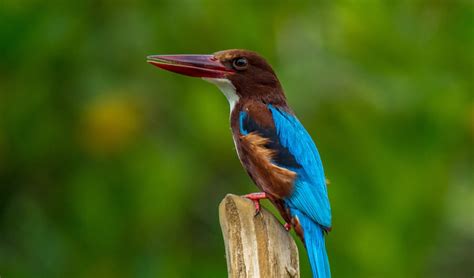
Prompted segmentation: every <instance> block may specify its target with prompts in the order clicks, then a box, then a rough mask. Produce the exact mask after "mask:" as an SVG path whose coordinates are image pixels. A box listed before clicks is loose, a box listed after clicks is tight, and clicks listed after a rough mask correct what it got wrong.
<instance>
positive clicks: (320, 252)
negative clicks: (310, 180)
mask: <svg viewBox="0 0 474 278" xmlns="http://www.w3.org/2000/svg"><path fill="white" fill-rule="evenodd" d="M291 213H292V214H293V215H295V216H297V217H298V220H299V222H300V224H301V226H302V228H303V234H304V241H305V246H306V251H307V253H308V257H309V262H310V264H311V270H312V272H313V277H314V278H330V277H331V271H330V269H329V261H328V256H327V253H326V244H325V242H324V231H323V229H322V227H321V226H320V225H319V224H317V223H316V222H314V221H313V220H311V218H309V217H308V216H306V215H305V214H304V213H302V212H301V211H299V210H297V209H292V210H291Z"/></svg>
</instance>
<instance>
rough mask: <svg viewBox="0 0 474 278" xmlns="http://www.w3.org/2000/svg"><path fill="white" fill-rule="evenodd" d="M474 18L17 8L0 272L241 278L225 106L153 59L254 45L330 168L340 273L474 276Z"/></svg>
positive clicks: (297, 5)
mask: <svg viewBox="0 0 474 278" xmlns="http://www.w3.org/2000/svg"><path fill="white" fill-rule="evenodd" d="M472 3H473V2H472V1H467V0H466V1H397V2H395V1H393V2H392V1H294V2H290V1H229V2H227V1H211V0H201V1H198V0H196V1H191V0H188V1H167V2H160V1H125V0H124V1H122V0H119V1H111V0H108V1H105V0H104V1H39V0H37V1H34V0H32V1H26V0H23V1H21V0H3V1H1V2H0V275H1V276H2V277H5V278H6V277H225V276H226V265H225V257H224V247H223V243H222V239H221V232H220V228H219V224H218V218H217V205H218V203H219V202H220V200H221V199H222V198H223V196H224V195H225V194H226V193H228V192H232V193H236V194H244V193H247V192H252V191H255V190H256V189H255V187H254V185H253V184H252V183H251V181H250V179H249V178H248V177H247V176H246V174H245V173H244V171H243V170H242V169H241V166H240V164H239V162H238V159H237V156H236V155H235V153H234V147H233V143H232V140H231V136H230V131H229V127H228V117H229V115H228V113H229V111H228V109H229V108H228V104H227V102H226V100H225V98H224V97H223V96H222V95H221V93H220V92H219V91H218V90H217V88H215V87H213V86H212V85H211V84H208V83H205V82H203V81H200V80H198V79H191V78H185V77H183V76H178V75H174V74H171V73H167V72H164V71H159V70H158V69H156V68H154V67H152V66H150V65H148V64H147V63H146V62H145V56H147V55H149V54H168V53H205V54H207V53H212V52H214V51H217V50H222V49H228V48H246V49H252V50H255V51H258V52H260V53H261V54H263V55H264V56H265V57H267V58H268V60H269V61H270V62H271V64H272V65H273V66H274V68H275V70H276V72H277V73H278V75H279V77H280V80H281V82H282V84H283V86H284V88H285V90H286V92H287V96H288V99H289V102H290V104H291V105H292V107H293V108H294V110H295V111H296V112H297V114H298V116H299V118H300V119H301V121H302V122H303V123H304V124H305V126H306V127H307V129H308V130H309V132H310V133H311V134H312V136H313V138H314V139H315V140H316V143H317V145H318V148H319V150H320V153H321V155H322V158H323V162H324V165H325V169H326V174H327V176H328V178H329V179H330V180H331V184H330V185H329V194H330V199H331V203H332V208H333V219H334V229H333V231H332V232H331V233H330V234H329V236H328V237H327V247H328V253H329V257H330V261H331V266H332V273H333V276H334V277H470V276H472V275H473V274H474V267H473V266H474V261H473V260H474V259H473V258H474V254H473V250H474V217H473V214H474V189H473V180H472V158H473V156H472V142H473V139H474V104H473V99H472V92H473V83H472V72H473V56H474V55H473V38H474V28H473V27H474V26H473V18H474V13H473V4H472ZM265 205H266V206H267V207H268V203H266V204H265ZM300 250H301V261H302V262H301V264H302V277H310V274H309V266H308V263H307V259H306V255H305V253H304V249H303V248H302V246H301V245H300Z"/></svg>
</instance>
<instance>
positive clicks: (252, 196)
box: [242, 192, 268, 215]
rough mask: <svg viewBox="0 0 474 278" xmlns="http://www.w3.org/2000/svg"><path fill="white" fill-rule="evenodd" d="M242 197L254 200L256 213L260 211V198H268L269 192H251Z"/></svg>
mask: <svg viewBox="0 0 474 278" xmlns="http://www.w3.org/2000/svg"><path fill="white" fill-rule="evenodd" d="M242 197H244V198H247V199H250V200H252V201H253V204H254V205H255V215H257V214H259V213H260V200H261V199H267V198H268V196H267V193H265V192H257V193H250V194H246V195H244V196H242Z"/></svg>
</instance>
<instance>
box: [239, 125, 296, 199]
mask: <svg viewBox="0 0 474 278" xmlns="http://www.w3.org/2000/svg"><path fill="white" fill-rule="evenodd" d="M240 143H241V147H242V152H243V155H245V156H246V157H247V158H248V159H246V161H247V163H248V164H249V165H247V167H248V170H249V171H250V172H252V176H253V177H254V179H255V182H256V183H257V184H258V185H259V186H261V187H262V189H263V190H264V191H265V192H267V193H269V194H272V195H274V196H275V197H278V198H280V199H282V198H284V197H287V196H289V195H290V194H291V193H292V191H293V181H294V180H295V178H296V173H295V172H293V171H290V170H288V169H285V168H282V167H279V166H277V165H275V164H273V163H272V162H271V160H272V157H273V155H274V152H273V151H272V150H270V149H267V148H266V147H265V144H267V143H268V139H266V138H263V137H261V136H259V135H258V134H256V133H249V134H248V135H246V136H240Z"/></svg>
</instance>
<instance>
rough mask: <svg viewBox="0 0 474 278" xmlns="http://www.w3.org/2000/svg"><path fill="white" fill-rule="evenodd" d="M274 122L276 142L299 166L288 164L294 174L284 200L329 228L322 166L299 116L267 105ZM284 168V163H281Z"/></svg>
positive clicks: (329, 220) (327, 203) (328, 213)
mask: <svg viewBox="0 0 474 278" xmlns="http://www.w3.org/2000/svg"><path fill="white" fill-rule="evenodd" d="M268 108H269V109H270V111H271V112H272V116H273V121H274V123H275V129H276V135H277V136H278V139H279V144H280V145H281V146H282V147H284V148H286V149H288V151H289V152H290V153H291V154H292V155H293V157H294V158H295V160H296V162H297V163H298V164H299V165H300V166H301V167H295V168H293V167H291V166H290V167H287V168H288V169H289V170H292V171H294V172H296V173H297V179H296V181H295V184H294V190H293V193H292V195H291V196H290V197H288V198H287V199H286V200H285V201H286V202H287V204H288V206H289V207H290V208H296V209H299V210H301V211H302V212H303V213H305V214H306V215H308V216H309V217H310V218H312V219H313V220H314V221H316V222H318V223H319V224H320V225H322V226H324V227H328V228H329V227H331V207H330V205H329V199H328V194H327V188H326V178H325V177H324V170H323V165H322V163H321V158H320V156H319V153H318V150H317V148H316V145H315V144H314V142H313V140H312V139H311V136H310V135H309V134H308V132H307V131H306V129H305V128H304V127H303V125H302V124H301V123H300V122H299V121H298V119H297V118H296V117H295V116H294V115H292V114H290V113H287V112H285V111H282V110H280V109H278V108H276V107H274V106H272V105H268ZM282 167H285V165H282Z"/></svg>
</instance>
